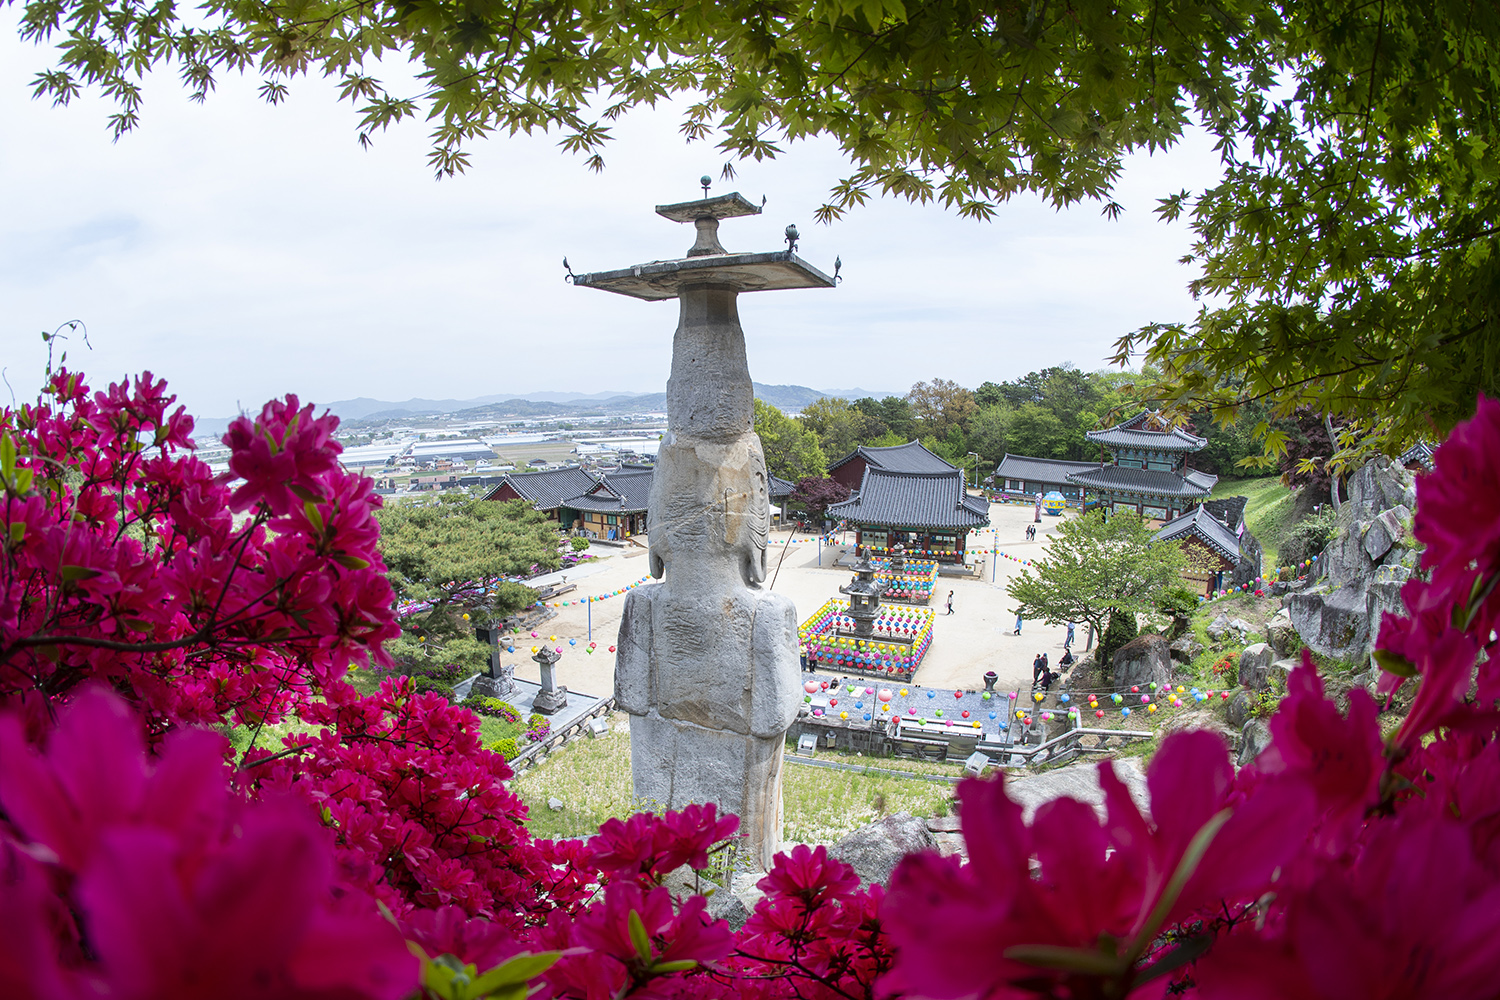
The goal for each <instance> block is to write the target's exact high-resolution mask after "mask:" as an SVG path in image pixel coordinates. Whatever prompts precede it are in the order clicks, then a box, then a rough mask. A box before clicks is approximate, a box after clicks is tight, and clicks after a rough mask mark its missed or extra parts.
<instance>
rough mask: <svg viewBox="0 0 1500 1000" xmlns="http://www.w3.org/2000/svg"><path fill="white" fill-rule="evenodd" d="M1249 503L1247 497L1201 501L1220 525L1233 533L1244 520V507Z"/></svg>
mask: <svg viewBox="0 0 1500 1000" xmlns="http://www.w3.org/2000/svg"><path fill="white" fill-rule="evenodd" d="M1249 502H1250V498H1249V497H1220V498H1218V499H1217V500H1205V501H1203V506H1204V507H1206V508H1207V509H1208V512H1209V513H1210V514H1212V515H1213V516H1214V517H1215V518H1216V519H1217V520H1218V522H1219V523H1220V524H1222V525H1224V526H1225V527H1227V528H1229V530H1231V531H1234V530H1235V529H1237V528H1238V527H1239V526H1240V522H1242V521H1244V520H1245V505H1246V504H1248V503H1249Z"/></svg>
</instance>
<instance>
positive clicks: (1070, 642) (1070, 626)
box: [1063, 622, 1073, 646]
mask: <svg viewBox="0 0 1500 1000" xmlns="http://www.w3.org/2000/svg"><path fill="white" fill-rule="evenodd" d="M1063 645H1064V646H1071V645H1073V623H1072V622H1068V637H1067V638H1066V639H1064V640H1063Z"/></svg>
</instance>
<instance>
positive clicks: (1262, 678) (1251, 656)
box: [1240, 642, 1276, 691]
mask: <svg viewBox="0 0 1500 1000" xmlns="http://www.w3.org/2000/svg"><path fill="white" fill-rule="evenodd" d="M1274 659H1276V653H1275V651H1274V650H1272V649H1271V647H1270V646H1268V645H1266V644H1265V643H1263V642H1257V643H1256V644H1255V645H1253V646H1246V647H1245V651H1244V652H1243V653H1241V654H1240V684H1241V685H1243V686H1244V687H1246V688H1248V689H1249V690H1251V691H1261V690H1264V689H1265V688H1266V686H1267V685H1268V684H1270V674H1271V661H1272V660H1274Z"/></svg>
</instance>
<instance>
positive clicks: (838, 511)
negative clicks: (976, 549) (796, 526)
mask: <svg viewBox="0 0 1500 1000" xmlns="http://www.w3.org/2000/svg"><path fill="white" fill-rule="evenodd" d="M855 468H857V469H859V473H860V476H859V481H858V483H857V485H856V486H855V487H854V488H855V489H857V490H858V492H857V493H855V494H854V495H853V496H851V497H850V498H849V499H848V500H845V501H844V502H843V503H836V504H833V505H831V506H830V507H829V508H828V516H829V517H830V518H832V519H834V520H840V519H842V520H846V521H848V522H849V525H850V527H852V528H853V529H854V531H855V545H857V546H869V547H870V549H871V551H872V552H873V553H874V554H876V555H883V554H885V553H886V552H889V551H890V550H891V549H892V548H894V547H895V546H896V545H897V544H898V543H899V544H901V545H904V546H905V547H906V554H907V555H908V556H926V557H928V558H931V559H935V560H937V561H938V562H941V563H962V562H963V560H964V547H965V541H966V539H967V537H968V533H969V532H970V531H971V530H973V529H975V528H983V527H986V526H988V525H989V523H990V516H989V503H988V502H987V501H986V500H984V499H983V498H981V497H971V496H969V492H968V490H967V489H966V488H965V486H964V473H963V470H962V469H960V468H958V467H957V466H955V465H952V464H950V463H949V462H946V461H944V460H943V459H941V458H939V457H938V456H937V455H934V454H933V453H932V452H930V451H928V450H927V449H926V448H924V447H922V445H921V443H920V442H917V441H911V442H908V443H907V444H903V445H896V446H894V447H891V448H865V447H861V448H857V449H855V450H854V452H853V453H851V454H849V455H847V456H845V457H844V458H842V459H840V460H839V461H838V462H835V463H834V465H833V466H832V467H830V468H829V470H828V474H829V476H830V477H831V478H833V479H836V480H838V481H839V482H841V483H844V484H845V485H846V486H847V485H848V477H849V475H850V470H852V469H855Z"/></svg>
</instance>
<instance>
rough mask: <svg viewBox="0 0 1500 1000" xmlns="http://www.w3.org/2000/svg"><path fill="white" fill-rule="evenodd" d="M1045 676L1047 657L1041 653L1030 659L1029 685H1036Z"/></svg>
mask: <svg viewBox="0 0 1500 1000" xmlns="http://www.w3.org/2000/svg"><path fill="white" fill-rule="evenodd" d="M1046 677H1047V658H1046V657H1045V656H1043V655H1042V654H1041V653H1038V654H1036V659H1034V660H1032V661H1031V686H1032V687H1036V686H1037V685H1038V684H1040V683H1041V682H1042V681H1043V680H1045V679H1046Z"/></svg>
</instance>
